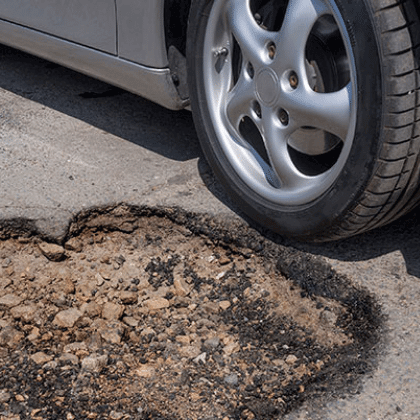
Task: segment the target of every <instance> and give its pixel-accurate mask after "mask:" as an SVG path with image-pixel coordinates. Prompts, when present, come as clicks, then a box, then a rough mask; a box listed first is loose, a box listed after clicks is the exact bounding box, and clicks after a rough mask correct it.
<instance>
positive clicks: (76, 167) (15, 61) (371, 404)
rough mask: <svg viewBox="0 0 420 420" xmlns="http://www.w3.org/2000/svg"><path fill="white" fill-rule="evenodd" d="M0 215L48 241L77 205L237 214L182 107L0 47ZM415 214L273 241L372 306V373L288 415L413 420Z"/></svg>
mask: <svg viewBox="0 0 420 420" xmlns="http://www.w3.org/2000/svg"><path fill="white" fill-rule="evenodd" d="M0 125H1V130H0V185H1V189H0V219H1V220H2V222H3V223H4V221H5V220H9V221H10V220H17V221H22V220H25V219H27V220H31V221H32V222H33V223H34V224H35V225H36V228H37V229H38V230H39V231H40V232H42V233H43V234H44V235H46V236H50V237H54V238H57V239H60V238H62V237H63V235H64V234H65V232H66V229H67V226H68V223H69V221H70V220H71V219H72V218H73V217H74V216H75V215H77V214H78V213H79V212H80V211H82V210H86V209H89V208H92V207H98V206H107V205H112V204H118V203H128V204H132V205H140V206H142V205H147V206H151V207H156V206H163V207H172V206H177V207H180V208H182V209H184V210H187V211H192V212H195V213H198V214H204V213H206V214H210V215H214V216H218V217H222V218H224V219H225V220H229V219H232V220H236V221H237V220H243V222H244V223H248V221H247V219H246V218H243V215H241V212H240V209H238V208H237V207H235V205H234V204H233V203H232V202H231V201H230V200H229V198H228V197H227V196H226V195H225V194H224V193H223V189H222V188H221V186H220V185H219V184H218V182H217V181H216V180H215V179H214V177H213V175H212V173H211V171H210V170H209V168H208V166H207V164H206V162H205V160H204V158H203V157H202V154H201V151H200V147H199V144H198V141H197V137H196V134H195V131H194V127H193V123H192V119H191V115H190V113H189V112H188V111H184V112H178V113H176V112H171V111H168V110H165V109H163V108H161V107H159V106H157V105H155V104H153V103H151V102H148V101H145V100H143V99H141V98H138V97H136V96H134V95H132V94H130V93H127V92H124V91H120V90H118V89H114V88H112V87H110V86H109V85H106V84H104V83H102V82H99V81H96V80H93V79H90V78H88V77H85V76H83V75H80V74H78V73H75V72H73V71H70V70H67V69H64V68H62V67H59V66H56V65H54V64H51V63H48V62H46V61H43V60H40V59H37V58H34V57H31V56H29V55H26V54H23V53H20V52H17V51H15V50H12V49H9V48H6V47H0ZM419 214H420V213H419V210H417V211H415V212H413V213H411V214H410V215H408V216H407V217H405V218H404V219H402V220H400V221H397V222H396V223H394V224H392V225H389V226H387V227H384V228H382V229H379V230H376V231H374V232H372V233H367V234H364V235H361V236H359V237H356V238H353V239H350V240H347V241H342V242H339V243H332V244H327V245H306V244H300V243H295V242H293V241H289V240H286V239H283V238H278V241H279V242H281V243H283V244H286V245H289V246H292V247H297V248H299V249H302V250H305V251H308V252H310V253H313V254H316V255H321V256H323V257H325V258H326V259H327V260H328V261H329V263H330V264H331V265H332V266H333V267H335V269H336V270H337V271H338V272H339V273H343V274H345V275H347V276H348V277H349V278H350V280H351V281H352V282H354V283H355V284H357V285H361V286H364V287H366V288H367V289H368V290H369V291H370V292H371V293H373V294H374V295H375V296H376V298H377V299H378V300H379V302H380V303H381V304H382V307H383V312H384V313H385V315H386V325H385V327H386V331H385V332H384V339H383V346H382V350H381V353H380V356H379V359H378V366H377V369H376V370H375V371H374V372H373V374H372V375H370V376H369V377H366V378H365V380H364V383H363V388H362V390H361V392H360V393H357V394H356V395H349V396H348V397H346V398H345V399H338V400H337V399H335V400H332V401H330V402H328V403H327V404H323V405H322V404H321V405H319V404H314V403H310V404H308V405H307V406H304V407H302V408H301V410H300V411H299V412H295V413H292V414H290V415H289V416H288V417H287V419H288V420H296V419H323V420H326V419H334V420H335V419H353V420H355V419H361V420H362V419H363V420H366V419H371V420H385V419H390V420H399V419H413V420H414V419H420V398H419V395H420V350H419V348H420V326H419V324H420V323H419V320H420V226H419V222H418V215H419Z"/></svg>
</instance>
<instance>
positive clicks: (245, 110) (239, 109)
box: [226, 71, 255, 130]
mask: <svg viewBox="0 0 420 420" xmlns="http://www.w3.org/2000/svg"><path fill="white" fill-rule="evenodd" d="M226 96H227V97H226V116H227V119H228V120H229V122H230V124H231V125H232V126H233V127H234V129H235V130H238V129H239V124H240V122H241V119H242V118H243V117H244V116H251V105H252V101H253V100H254V99H255V93H254V89H253V83H252V80H251V79H250V78H249V76H247V75H246V72H245V71H242V73H241V76H240V77H239V80H238V82H237V83H236V85H235V87H234V88H233V89H232V90H231V91H230V92H229V93H228V94H227V95H226Z"/></svg>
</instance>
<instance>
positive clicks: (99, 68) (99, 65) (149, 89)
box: [0, 20, 187, 109]
mask: <svg viewBox="0 0 420 420" xmlns="http://www.w3.org/2000/svg"><path fill="white" fill-rule="evenodd" d="M0 43H3V44H6V45H9V46H11V47H14V48H18V49H20V50H22V51H27V52H29V53H31V54H35V55H37V56H39V57H42V58H45V59H47V60H50V61H54V62H56V63H58V64H61V65H64V66H66V67H69V68H71V69H74V70H77V71H79V72H81V73H85V74H87V75H89V76H92V77H95V78H97V79H100V80H103V81H105V82H107V83H111V84H113V85H115V86H118V87H121V88H123V89H126V90H128V91H130V92H133V93H136V94H138V95H140V96H143V97H144V98H147V99H150V100H152V101H154V102H156V103H158V104H160V105H162V106H165V107H166V108H169V109H182V108H184V107H185V106H186V105H187V102H186V101H182V100H181V99H180V97H179V95H178V92H177V90H176V88H175V86H174V84H173V82H172V77H171V73H170V70H169V69H167V68H164V69H154V68H150V67H146V66H142V65H140V64H136V63H133V62H130V61H128V60H124V59H121V58H118V57H116V56H114V55H111V54H107V53H104V52H101V51H97V50H94V49H92V48H88V47H85V46H82V45H78V44H75V43H73V42H69V41H66V40H63V39H60V38H57V37H54V36H51V35H47V34H44V33H42V32H39V31H35V30H32V29H29V28H26V27H23V26H21V25H16V24H13V23H10V22H5V21H2V20H0Z"/></svg>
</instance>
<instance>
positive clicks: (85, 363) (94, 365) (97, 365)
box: [82, 354, 108, 373]
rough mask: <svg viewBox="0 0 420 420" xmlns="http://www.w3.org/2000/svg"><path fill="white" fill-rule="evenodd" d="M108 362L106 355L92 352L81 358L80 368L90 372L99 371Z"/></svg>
mask: <svg viewBox="0 0 420 420" xmlns="http://www.w3.org/2000/svg"><path fill="white" fill-rule="evenodd" d="M107 364H108V355H106V354H104V355H102V356H99V355H95V354H92V355H90V356H88V357H85V358H84V359H83V360H82V369H84V370H87V371H88V372H92V373H99V372H101V370H102V369H103V368H104V367H105V366H106V365H107Z"/></svg>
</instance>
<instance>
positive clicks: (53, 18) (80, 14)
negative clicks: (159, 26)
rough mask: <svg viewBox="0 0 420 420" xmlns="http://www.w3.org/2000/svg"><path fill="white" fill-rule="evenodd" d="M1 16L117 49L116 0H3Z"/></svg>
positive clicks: (83, 42)
mask: <svg viewBox="0 0 420 420" xmlns="http://www.w3.org/2000/svg"><path fill="white" fill-rule="evenodd" d="M0 19H3V20H7V21H9V22H13V23H17V24H20V25H22V26H25V27H29V28H32V29H37V30H39V31H42V32H44V33H47V34H49V35H54V36H57V37H59V38H62V39H65V40H68V41H72V42H75V43H77V44H81V45H85V46H88V47H92V48H95V49H97V50H100V51H104V52H107V53H111V54H116V53H117V23H116V5H115V0H5V1H1V2H0Z"/></svg>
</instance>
